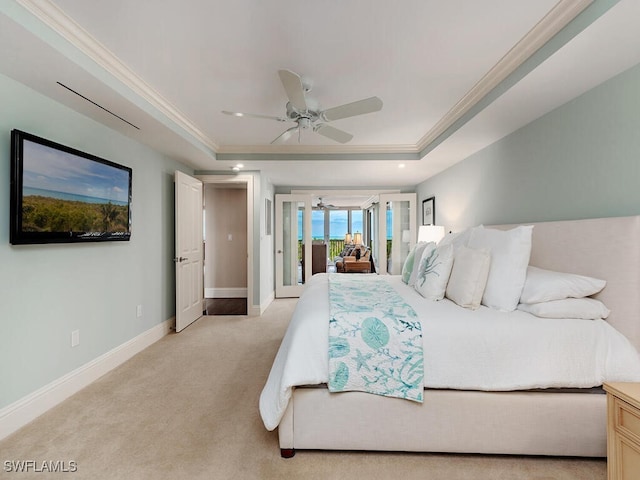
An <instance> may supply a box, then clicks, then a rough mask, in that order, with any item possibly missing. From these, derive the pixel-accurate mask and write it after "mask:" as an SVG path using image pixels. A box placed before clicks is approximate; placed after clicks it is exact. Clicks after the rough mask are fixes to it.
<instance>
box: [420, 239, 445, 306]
mask: <svg viewBox="0 0 640 480" xmlns="http://www.w3.org/2000/svg"><path fill="white" fill-rule="evenodd" d="M452 266H453V245H443V246H437V247H436V244H435V243H433V244H429V245H428V246H427V248H425V249H424V252H422V258H421V259H420V261H419V262H418V265H417V267H416V268H417V269H418V276H417V277H416V283H415V285H414V288H415V289H416V291H417V292H418V293H419V294H420V295H422V296H423V297H424V298H426V299H429V300H442V299H443V298H444V292H445V290H446V288H447V282H448V281H449V275H451V267H452Z"/></svg>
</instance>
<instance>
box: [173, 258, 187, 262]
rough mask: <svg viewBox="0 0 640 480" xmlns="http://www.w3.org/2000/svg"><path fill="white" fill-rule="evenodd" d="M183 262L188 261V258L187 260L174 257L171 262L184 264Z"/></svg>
mask: <svg viewBox="0 0 640 480" xmlns="http://www.w3.org/2000/svg"><path fill="white" fill-rule="evenodd" d="M185 260H188V258H187V257H175V258H174V259H173V261H174V262H176V263H182V262H184V261H185Z"/></svg>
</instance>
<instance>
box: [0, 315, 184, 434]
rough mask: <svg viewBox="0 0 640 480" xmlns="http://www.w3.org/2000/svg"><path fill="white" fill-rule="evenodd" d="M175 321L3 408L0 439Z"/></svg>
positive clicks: (167, 329) (154, 338) (156, 337)
mask: <svg viewBox="0 0 640 480" xmlns="http://www.w3.org/2000/svg"><path fill="white" fill-rule="evenodd" d="M174 324H175V317H173V318H170V319H168V320H166V321H164V322H162V323H161V324H159V325H156V326H155V327H152V328H150V329H149V330H147V331H146V332H143V333H141V334H140V335H138V336H137V337H135V338H132V339H131V340H129V341H128V342H125V343H123V344H122V345H120V346H118V347H116V348H114V349H113V350H110V351H108V352H107V353H105V354H103V355H101V356H99V357H98V358H96V359H94V360H92V361H90V362H89V363H86V364H84V365H82V366H81V367H79V368H77V369H75V370H73V371H72V372H69V373H68V374H66V375H64V376H62V377H60V378H58V379H57V380H54V381H53V382H51V383H49V384H48V385H45V386H44V387H42V388H40V389H38V390H36V391H35V392H33V393H31V394H29V395H27V396H26V397H23V398H21V399H20V400H17V401H16V402H14V403H12V404H10V405H7V406H6V407H4V408H2V409H0V440H2V439H3V438H5V437H8V436H9V435H11V434H12V433H13V432H15V431H17V430H18V429H20V428H22V427H24V426H25V425H26V424H28V423H29V422H31V421H32V420H35V419H36V418H37V417H39V416H40V415H42V414H43V413H45V412H46V411H47V410H49V409H51V408H53V407H55V406H56V405H58V404H59V403H61V402H62V401H64V400H66V399H67V398H69V397H70V396H71V395H73V394H74V393H76V392H78V391H80V390H82V389H83V388H84V387H86V386H87V385H89V384H91V383H92V382H94V381H95V380H97V379H98V378H100V377H101V376H103V375H104V374H105V373H108V372H109V371H111V370H113V369H114V368H116V367H117V366H119V365H121V364H122V363H124V362H126V361H127V360H129V359H130V358H131V357H133V356H134V355H135V354H137V353H139V352H141V351H142V350H144V349H145V348H147V347H149V346H150V345H152V344H154V343H155V342H157V341H158V340H160V339H161V338H163V337H164V336H165V335H168V334H169V332H170V331H171V327H172V326H173V325H174Z"/></svg>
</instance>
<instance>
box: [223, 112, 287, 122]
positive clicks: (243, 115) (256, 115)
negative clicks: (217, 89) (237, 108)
mask: <svg viewBox="0 0 640 480" xmlns="http://www.w3.org/2000/svg"><path fill="white" fill-rule="evenodd" d="M222 113H224V114H225V115H231V116H232V117H251V118H266V119H267V120H276V121H278V122H288V120H287V119H286V118H282V117H275V116H273V115H260V114H257V113H242V112H228V111H226V110H222Z"/></svg>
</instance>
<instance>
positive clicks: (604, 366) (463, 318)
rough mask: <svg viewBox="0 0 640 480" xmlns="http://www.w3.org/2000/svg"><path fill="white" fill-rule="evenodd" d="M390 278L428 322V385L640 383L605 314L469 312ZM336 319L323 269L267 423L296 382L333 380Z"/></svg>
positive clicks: (292, 330)
mask: <svg viewBox="0 0 640 480" xmlns="http://www.w3.org/2000/svg"><path fill="white" fill-rule="evenodd" d="M386 278H388V279H389V281H390V282H391V283H392V285H393V286H394V287H395V288H396V289H397V290H398V292H399V293H400V294H401V295H402V296H403V297H404V298H405V301H406V302H407V303H408V304H409V305H411V307H413V309H414V310H415V311H416V313H417V314H418V317H419V318H420V319H421V321H422V333H423V345H424V366H425V375H424V384H425V387H428V388H450V389H459V390H487V391H506V390H523V389H533V388H563V387H564V388H569V387H574V388H589V387H594V386H599V385H602V383H603V382H605V381H640V355H639V354H638V352H637V351H636V349H635V348H634V347H633V346H632V345H631V343H630V342H629V341H628V340H627V339H626V338H625V337H624V336H623V335H622V334H621V333H619V332H618V331H617V330H615V329H614V328H613V327H612V326H611V325H609V324H608V323H606V321H604V320H578V319H549V318H539V317H535V316H533V315H531V314H528V313H525V312H522V311H514V312H499V311H497V310H493V309H489V308H487V307H484V306H483V307H480V308H479V309H478V310H475V311H474V310H467V309H464V308H461V307H459V306H457V305H455V304H454V303H453V302H451V301H449V300H447V299H445V300H442V301H439V302H434V301H430V300H425V299H424V298H423V297H421V296H420V295H419V294H418V293H417V292H416V291H415V290H414V289H413V288H411V287H408V286H407V285H405V284H404V283H402V280H401V277H400V276H388V277H386ZM328 324H329V304H328V282H327V275H326V274H318V275H314V276H313V277H312V278H311V279H310V281H309V282H307V286H306V288H305V291H304V293H303V295H302V296H301V297H300V299H299V301H298V304H297V306H296V309H295V311H294V314H293V317H292V319H291V323H290V325H289V328H288V329H287V332H286V334H285V336H284V338H283V340H282V344H281V346H280V349H279V351H278V354H277V355H276V358H275V361H274V364H273V366H272V368H271V373H270V374H269V378H268V380H267V383H266V385H265V387H264V389H263V391H262V394H261V395H260V414H261V416H262V420H263V422H264V424H265V427H266V428H267V429H269V430H273V429H275V428H276V427H277V426H278V424H279V422H280V419H281V418H282V415H283V414H284V411H285V409H286V407H287V404H288V402H289V399H290V397H291V391H292V388H293V387H294V386H299V385H317V384H322V383H327V380H328V373H327V371H328V354H327V350H328ZM336 395H345V394H344V393H342V394H340V393H338V394H336Z"/></svg>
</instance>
